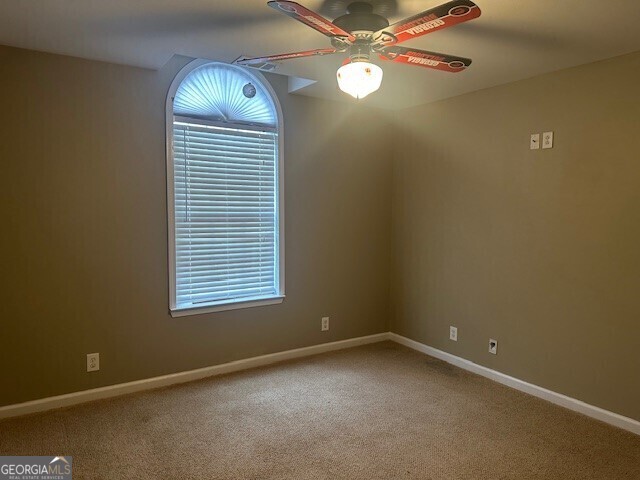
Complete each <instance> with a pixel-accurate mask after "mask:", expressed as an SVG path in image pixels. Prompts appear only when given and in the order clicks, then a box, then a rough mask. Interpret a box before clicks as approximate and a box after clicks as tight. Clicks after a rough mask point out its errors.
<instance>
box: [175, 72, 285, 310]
mask: <svg viewBox="0 0 640 480" xmlns="http://www.w3.org/2000/svg"><path fill="white" fill-rule="evenodd" d="M258 75H259V74H258ZM258 75H256V74H254V73H252V72H250V71H248V70H247V69H245V68H243V67H239V66H235V65H228V64H225V63H218V62H209V61H203V60H196V61H194V62H192V63H190V64H189V65H187V66H186V67H185V68H184V69H183V70H182V71H181V72H180V73H179V74H178V76H177V77H176V78H175V80H174V82H173V84H172V86H171V89H170V90H169V95H168V98H167V192H168V213H169V272H170V274H169V277H170V278H169V284H170V295H171V298H170V309H171V314H172V315H173V316H181V315H189V314H195V313H205V312H214V311H219V310H228V309H232V308H243V307H252V306H257V305H266V304H273V303H279V302H282V299H283V298H284V255H283V253H284V242H283V240H284V239H283V231H284V230H283V224H282V221H283V216H282V215H281V213H282V198H283V195H282V182H281V179H282V153H281V148H280V147H281V145H282V128H281V124H282V114H281V112H280V107H279V104H278V100H277V98H276V96H275V94H274V93H273V91H272V89H271V87H270V86H269V84H268V83H267V82H266V81H264V79H263V78H262V77H261V76H258Z"/></svg>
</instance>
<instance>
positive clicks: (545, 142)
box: [542, 132, 553, 148]
mask: <svg viewBox="0 0 640 480" xmlns="http://www.w3.org/2000/svg"><path fill="white" fill-rule="evenodd" d="M542 148H553V132H544V133H543V134H542Z"/></svg>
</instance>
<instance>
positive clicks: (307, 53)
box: [233, 48, 343, 67]
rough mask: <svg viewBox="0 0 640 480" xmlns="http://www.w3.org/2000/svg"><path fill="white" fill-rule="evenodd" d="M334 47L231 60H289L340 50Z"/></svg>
mask: <svg viewBox="0 0 640 480" xmlns="http://www.w3.org/2000/svg"><path fill="white" fill-rule="evenodd" d="M341 51H343V50H338V49H336V48H317V49H315V50H305V51H304V52H293V53H281V54H278V55H266V56H264V57H255V58H243V57H240V58H237V59H236V60H234V61H233V63H235V64H236V65H245V66H248V67H250V66H252V65H258V64H261V63H265V62H277V61H279V60H289V59H292V58H302V57H313V56H315V55H331V54H332V53H336V52H341Z"/></svg>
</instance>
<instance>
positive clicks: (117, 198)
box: [0, 47, 640, 418]
mask: <svg viewBox="0 0 640 480" xmlns="http://www.w3.org/2000/svg"><path fill="white" fill-rule="evenodd" d="M0 61H2V64H3V75H2V77H0V92H1V93H0V95H1V97H0V98H1V103H0V104H1V105H2V107H3V110H4V112H3V113H4V115H3V117H2V120H0V132H2V136H1V137H0V158H1V159H2V166H3V175H2V178H3V188H2V192H3V197H2V202H0V215H2V219H3V221H4V225H5V228H4V229H3V235H2V236H1V237H0V238H1V239H2V245H1V246H2V249H3V252H4V254H3V270H2V273H3V276H2V277H3V287H2V302H1V303H0V305H2V313H1V317H0V322H1V326H2V335H1V339H2V348H0V379H1V380H2V381H1V382H0V385H1V387H0V405H5V404H11V403H16V402H21V401H25V400H30V399H34V398H40V397H45V396H49V395H56V394H61V393H66V392H71V391H77V390H82V389H87V388H93V387H98V386H103V385H110V384H115V383H120V382H126V381H131V380H136V379H141V378H147V377H152V376H156V375H162V374H166V373H171V372H178V371H184V370H188V369H193V368H198V367H202V366H207V365H213V364H218V363H223V362H226V361H231V360H235V359H240V358H246V357H250V356H254V355H260V354H264V353H269V352H275V351H281V350H286V349H290V348H296V347H302V346H306V345H312V344H318V343H322V342H326V341H332V340H339V339H344V338H350V337H355V336H360V335H367V334H372V333H377V332H382V331H386V330H388V329H389V327H391V328H390V329H391V330H393V331H395V332H398V333H400V334H402V335H406V336H408V337H411V338H413V339H415V340H418V341H421V342H424V343H427V344H429V345H432V346H434V347H436V348H440V349H443V350H446V351H449V352H451V353H453V354H455V355H460V356H462V357H464V358H467V359H470V360H472V361H475V362H477V363H480V364H482V365H486V366H488V367H490V368H494V369H497V370H499V371H502V372H505V373H507V374H509V375H513V376H516V377H519V378H522V379H524V380H526V381H529V382H532V383H535V384H538V385H541V386H544V387H547V388H550V389H552V390H555V391H558V392H561V393H565V394H567V395H570V396H572V397H575V398H579V399H581V400H584V401H586V402H589V403H592V404H595V405H599V406H601V407H603V408H606V409H610V410H613V411H615V412H618V413H621V414H623V415H627V416H631V417H634V418H640V375H639V374H638V372H640V356H639V355H638V351H640V328H638V319H639V318H640V295H638V288H639V286H640V248H638V245H640V215H639V214H638V212H639V211H640V194H639V193H638V192H639V191H640V189H639V188H638V187H639V185H640V163H639V162H638V159H639V158H640V156H639V154H638V152H640V91H639V90H638V88H637V85H638V84H640V54H633V55H628V56H624V57H620V58H617V59H612V60H610V61H606V62H600V63H597V64H592V65H587V66H583V67H578V68H574V69H570V70H566V71H562V72H558V73H554V74H550V75H545V76H542V77H537V78H534V79H531V80H526V81H522V82H518V83H515V84H511V85H506V86H501V87H496V88H492V89H489V90H484V91H480V92H476V93H472V94H469V95H465V96H462V97H457V98H454V99H450V100H446V101H442V102H438V103H435V104H431V105H428V106H422V107H417V108H414V109H409V110H405V111H401V112H399V113H398V114H397V115H395V118H396V120H398V121H397V122H396V123H395V125H390V124H389V117H390V115H389V114H388V113H384V112H382V111H379V110H373V109H368V108H366V107H364V106H362V105H358V106H354V105H352V104H351V105H347V104H342V103H341V104H334V103H331V102H328V101H323V100H317V99H311V98H307V97H301V96H295V95H288V94H287V93H286V82H284V81H283V79H282V78H280V77H277V76H274V77H270V81H271V82H272V84H273V86H274V88H275V89H276V91H277V92H278V96H279V98H280V100H281V102H282V107H283V111H284V115H285V128H286V130H285V132H286V134H285V162H286V165H285V181H286V188H285V190H286V191H285V194H286V204H285V208H286V279H287V299H286V300H285V302H284V303H283V304H282V305H277V306H269V307H262V308H254V309H248V310H237V311H230V312H222V313H217V314H208V315H199V316H192V317H185V318H177V319H174V318H171V317H170V316H169V314H168V313H167V311H168V285H167V261H166V253H167V241H166V237H167V224H166V200H165V164H164V161H165V156H164V139H165V133H164V128H165V127H164V99H165V95H166V91H167V90H168V88H169V84H170V82H171V80H172V78H173V76H174V75H175V73H176V72H177V71H178V70H179V69H180V67H181V66H182V65H184V64H185V63H186V62H187V61H188V59H186V58H180V57H178V58H176V59H174V60H173V61H172V62H170V63H169V65H167V66H166V67H165V68H164V69H162V70H161V71H150V70H143V69H136V68H130V67H123V66H116V65H110V64H105V63H98V62H91V61H84V60H78V59H73V58H68V57H61V56H55V55H48V54H41V53H35V52H28V51H24V50H17V49H11V48H6V47H0ZM435 74H437V72H436V73H435ZM425 75H427V74H425ZM545 130H554V131H555V135H556V145H555V147H554V149H552V150H548V151H547V150H545V151H530V150H528V137H529V134H530V133H532V132H542V131H545ZM392 164H393V175H392ZM392 179H393V180H392ZM390 199H391V200H392V202H390V201H389V200H390ZM390 203H392V204H393V219H392V210H391V206H390ZM392 235H393V238H392ZM392 266H393V268H391V267H392ZM390 274H392V275H391V281H389V275H390ZM390 288H391V289H392V294H391V297H390V295H389V289H390ZM390 310H392V318H391V323H390V324H389V323H388V320H389V313H390ZM323 315H330V316H331V331H330V332H329V333H322V332H320V328H319V323H320V317H321V316H323ZM449 325H456V326H457V327H458V328H459V341H458V342H457V343H453V342H449V341H448V340H447V338H448V327H449ZM489 337H494V338H497V339H498V340H499V353H498V355H497V356H491V355H489V354H488V353H487V351H486V350H487V341H488V338H489ZM96 351H97V352H100V354H101V363H102V364H101V370H100V372H98V373H92V374H87V373H86V372H85V354H86V353H89V352H96Z"/></svg>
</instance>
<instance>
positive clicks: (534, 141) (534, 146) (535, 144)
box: [529, 133, 540, 150]
mask: <svg viewBox="0 0 640 480" xmlns="http://www.w3.org/2000/svg"><path fill="white" fill-rule="evenodd" d="M529 148H530V149H531V150H538V149H539V148H540V134H539V133H532V134H531V143H530V144H529Z"/></svg>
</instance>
